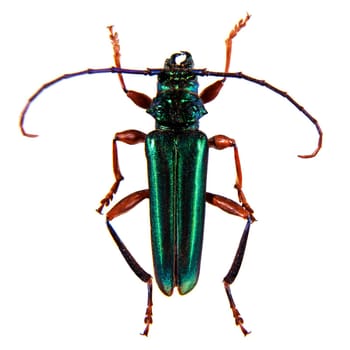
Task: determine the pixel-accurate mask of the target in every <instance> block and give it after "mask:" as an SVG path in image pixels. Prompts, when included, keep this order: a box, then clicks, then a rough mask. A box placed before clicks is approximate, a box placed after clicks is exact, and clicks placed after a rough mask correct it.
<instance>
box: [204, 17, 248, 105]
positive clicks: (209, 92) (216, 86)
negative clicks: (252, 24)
mask: <svg viewBox="0 0 350 350" xmlns="http://www.w3.org/2000/svg"><path fill="white" fill-rule="evenodd" d="M249 18H250V14H248V13H247V15H246V17H245V18H244V19H240V20H239V22H238V23H237V24H236V25H235V26H234V28H233V29H232V30H231V32H230V34H229V36H228V38H227V39H226V40H225V44H226V61H225V73H227V72H228V71H229V69H230V63H231V53H232V40H233V38H234V37H235V36H236V35H237V34H238V32H239V31H240V30H241V29H242V28H243V27H245V25H246V24H247V22H248V20H249ZM225 80H226V78H224V79H220V80H217V81H216V82H215V83H213V84H211V85H209V86H207V87H206V88H205V89H204V90H203V91H202V92H201V93H200V95H199V97H200V98H201V100H202V102H203V103H208V102H210V101H212V100H214V99H215V98H216V96H217V95H218V94H219V92H220V90H221V89H222V87H223V86H224V82H225Z"/></svg>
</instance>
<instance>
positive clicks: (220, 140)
mask: <svg viewBox="0 0 350 350" xmlns="http://www.w3.org/2000/svg"><path fill="white" fill-rule="evenodd" d="M209 147H212V148H215V149H217V150H223V149H225V148H227V147H233V150H234V157H235V165H236V183H235V189H236V190H237V194H238V199H239V201H240V203H242V207H243V208H245V209H247V210H248V211H249V213H250V214H253V213H254V210H253V209H252V208H251V206H250V205H249V204H248V202H247V199H246V197H245V195H244V193H243V190H242V181H243V179H242V168H241V162H240V160H239V153H238V147H237V144H236V141H235V140H234V139H231V138H229V137H227V136H225V135H216V136H213V137H211V138H210V139H209ZM252 217H253V216H252ZM254 220H255V219H254Z"/></svg>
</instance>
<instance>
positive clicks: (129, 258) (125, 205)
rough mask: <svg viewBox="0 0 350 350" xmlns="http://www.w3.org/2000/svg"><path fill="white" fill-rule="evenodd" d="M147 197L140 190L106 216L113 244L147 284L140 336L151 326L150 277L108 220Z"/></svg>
mask: <svg viewBox="0 0 350 350" xmlns="http://www.w3.org/2000/svg"><path fill="white" fill-rule="evenodd" d="M148 197H149V190H141V191H137V192H134V193H132V194H130V195H128V196H127V197H125V198H123V199H122V200H121V201H120V202H118V203H117V204H116V205H115V206H114V207H113V208H112V209H111V210H110V211H109V212H108V213H107V214H106V217H107V221H106V224H107V228H108V230H109V232H110V234H111V236H112V238H113V239H114V241H115V243H116V244H117V246H118V248H119V250H120V252H121V254H122V255H123V257H124V259H125V261H126V262H127V263H128V265H129V266H130V268H131V270H132V271H133V272H134V273H135V274H136V276H137V277H138V278H139V279H140V280H141V281H143V282H145V283H147V308H146V314H145V319H144V322H145V324H146V327H145V329H144V331H143V333H141V334H142V335H146V336H147V335H148V332H149V327H150V325H151V324H152V305H153V303H152V276H151V275H150V274H149V273H148V272H146V271H145V270H144V269H143V268H142V267H141V266H140V265H139V263H138V262H137V261H136V260H135V258H134V257H133V256H132V254H131V253H130V252H129V250H128V248H126V246H125V245H124V243H123V242H122V240H121V239H120V237H119V235H118V234H117V232H116V231H115V230H114V228H113V227H112V225H111V224H110V220H112V219H114V218H115V217H117V216H119V215H122V214H124V213H126V212H127V211H129V210H130V209H132V208H134V207H135V206H136V205H137V204H138V203H140V202H141V201H142V200H144V199H145V198H148Z"/></svg>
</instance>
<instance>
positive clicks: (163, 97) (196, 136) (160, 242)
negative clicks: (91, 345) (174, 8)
mask: <svg viewBox="0 0 350 350" xmlns="http://www.w3.org/2000/svg"><path fill="white" fill-rule="evenodd" d="M249 18H250V15H249V14H247V15H246V17H245V18H244V19H241V20H240V21H239V22H238V23H237V24H236V25H235V26H234V28H233V29H232V31H231V32H230V33H229V36H228V38H227V39H226V41H225V43H226V64H225V70H224V72H212V71H208V70H206V69H194V64H193V60H192V56H191V54H190V53H189V52H186V51H181V52H178V53H174V54H173V55H171V57H170V58H168V59H166V61H165V64H164V67H163V68H154V69H153V68H148V69H146V70H136V69H125V68H122V67H121V63H120V45H119V38H118V34H117V33H116V32H113V27H112V26H109V27H108V29H109V33H110V39H111V42H112V45H113V51H114V61H115V67H110V68H97V69H86V70H83V71H79V72H75V73H69V74H64V75H62V76H60V77H58V78H56V79H54V80H51V81H49V82H47V83H45V84H44V85H42V87H41V88H39V89H38V90H37V91H36V92H35V93H34V94H33V95H32V96H31V97H30V98H29V100H28V101H27V104H26V105H25V107H24V109H23V111H22V113H21V116H20V128H21V131H22V133H23V135H25V136H28V137H36V136H37V135H35V134H30V133H28V132H26V131H25V129H24V119H25V115H26V113H27V110H28V108H29V106H30V104H31V103H32V102H33V101H34V100H35V99H36V98H37V97H38V96H39V95H40V94H41V93H42V92H43V91H44V90H45V89H47V88H49V87H51V86H52V85H53V84H56V83H58V82H60V81H62V80H64V79H70V78H74V77H76V76H80V75H86V74H101V73H116V74H118V77H119V80H120V85H121V87H122V89H123V91H124V92H125V93H126V95H127V97H128V98H130V99H131V100H132V101H133V102H134V103H135V104H136V105H137V106H139V107H141V108H143V109H146V112H147V113H149V114H150V115H151V116H152V117H153V118H154V119H155V121H156V123H155V130H154V131H152V132H150V133H149V134H147V135H146V134H145V133H143V132H141V131H138V130H126V131H123V132H117V133H116V134H115V136H114V139H113V149H112V153H113V172H114V177H115V182H114V183H113V185H112V187H111V188H110V190H109V191H108V193H107V194H106V195H105V197H104V198H103V199H102V200H101V202H100V206H99V207H98V209H97V211H98V212H99V213H102V212H103V209H104V208H106V207H108V206H109V205H110V203H111V202H112V200H113V197H114V195H115V194H116V193H117V191H118V188H119V184H120V182H121V181H122V180H123V176H122V173H121V170H120V166H119V160H118V149H117V144H118V143H119V142H122V143H126V144H128V145H136V144H139V143H144V144H145V153H146V158H147V166H148V183H149V188H148V189H144V190H140V191H136V192H134V193H131V194H130V195H128V196H126V197H125V198H123V199H122V200H120V201H119V202H118V203H117V204H115V205H114V206H113V207H112V208H111V209H109V210H108V211H107V213H106V224H107V228H108V231H109V232H110V234H111V236H112V237H113V239H114V241H115V243H116V245H117V246H118V248H119V250H120V252H121V254H122V255H123V257H124V258H125V260H126V262H127V263H128V265H129V266H130V268H131V269H132V271H133V272H134V273H135V274H136V275H137V277H138V278H139V279H141V280H142V281H143V282H145V283H146V284H147V307H146V313H145V319H144V322H145V329H144V331H143V333H142V335H146V336H147V335H148V332H149V328H150V325H151V323H152V305H153V302H152V276H151V275H150V274H149V273H148V272H146V271H145V270H144V269H143V268H142V267H141V266H140V265H139V264H138V262H137V261H136V260H135V258H134V257H133V256H132V254H131V253H130V251H129V250H128V248H127V247H126V246H125V245H124V243H123V242H122V240H121V239H120V237H119V235H118V234H117V232H116V230H115V229H114V227H113V226H112V224H111V221H112V220H113V219H115V218H116V217H117V216H120V215H122V214H124V213H126V212H127V211H128V210H130V209H132V208H134V207H135V206H136V205H137V204H139V203H140V202H141V201H143V200H144V199H149V203H150V224H151V243H152V255H153V267H154V275H155V279H156V282H157V285H158V287H159V289H160V290H161V291H162V292H163V293H164V294H165V295H167V296H170V295H171V294H172V293H173V290H174V289H175V288H177V290H178V292H179V293H180V294H182V295H183V294H187V293H189V292H190V291H191V290H192V289H193V288H194V287H195V285H196V283H197V281H198V277H199V271H200V261H201V254H202V242H203V231H204V218H205V205H206V203H209V204H212V205H214V206H216V207H218V208H220V209H222V210H223V211H225V212H227V213H229V214H231V215H234V216H238V217H241V218H243V219H244V220H246V224H245V227H244V230H243V234H242V237H241V240H240V243H239V245H238V248H237V251H236V254H235V257H234V259H233V262H232V265H231V267H230V268H229V271H228V273H227V274H226V276H225V277H224V280H223V282H224V288H225V291H226V294H227V297H228V301H229V305H230V308H231V310H232V313H233V317H234V320H235V323H236V325H237V326H239V327H240V329H241V330H242V332H243V334H244V335H247V334H248V333H249V332H248V331H247V330H246V328H245V327H244V325H243V323H244V322H243V318H242V317H241V315H240V312H239V311H238V309H237V307H236V304H235V302H234V300H233V297H232V293H231V288H230V285H231V284H232V283H233V282H234V280H235V278H236V276H237V274H238V272H239V270H240V267H241V263H242V260H243V256H244V253H245V249H246V244H247V240H248V234H249V230H250V226H251V224H252V223H253V222H254V221H255V217H254V211H253V209H252V208H251V206H250V205H249V203H248V201H247V199H246V197H245V195H244V192H243V190H242V170H241V163H240V158H239V153H238V148H237V144H236V141H235V140H234V139H232V138H230V137H227V136H225V135H216V136H213V137H211V138H209V139H208V138H207V136H206V135H205V134H204V133H203V132H202V131H200V130H199V119H200V118H201V117H203V115H205V114H206V113H207V111H206V110H205V107H204V104H206V103H208V102H210V101H212V100H214V99H215V98H216V96H217V95H218V94H219V92H220V90H221V88H222V87H223V85H224V83H225V81H226V79H227V78H239V79H244V80H247V81H250V82H252V83H255V84H258V85H261V86H263V87H266V88H267V89H269V90H272V91H273V92H275V93H277V94H279V95H281V96H282V97H284V98H286V99H287V100H288V101H289V102H290V103H292V104H293V105H294V106H295V107H296V108H297V109H298V110H299V111H300V112H301V113H303V114H304V116H306V117H307V118H308V119H309V120H310V121H311V122H312V123H313V125H314V126H315V127H316V129H317V132H318V134H319V140H318V145H317V148H316V149H315V151H314V152H313V153H311V154H308V155H299V157H301V158H312V157H314V156H316V155H317V153H318V152H319V150H320V149H321V147H322V136H323V133H322V130H321V127H320V126H319V123H318V121H317V120H316V119H315V118H313V117H312V116H311V115H310V113H308V112H307V111H306V110H305V109H304V108H303V107H302V106H301V105H300V104H299V103H297V102H296V101H295V100H294V99H293V98H292V97H291V96H290V95H289V94H287V93H286V92H284V91H283V90H280V89H278V88H276V87H275V86H273V85H271V84H269V83H268V82H266V81H264V80H259V79H256V78H253V77H251V76H249V75H246V74H244V73H242V72H236V73H231V72H229V67H230V61H231V50H232V40H233V38H234V37H235V36H236V35H237V34H238V32H239V31H240V30H241V29H242V28H243V27H245V25H246V23H247V21H248V20H249ZM123 74H141V75H149V76H153V75H156V76H157V77H158V88H157V95H156V97H155V98H153V99H151V98H150V97H148V96H147V95H145V94H143V93H140V92H137V91H133V90H129V89H127V87H126V84H125V82H124V78H123ZM198 76H216V77H220V78H221V79H219V80H217V81H216V82H214V83H212V84H211V85H209V86H207V87H206V88H205V89H204V90H203V91H202V92H201V93H200V94H199V93H198V86H199V84H198V79H197V77H198ZM209 148H214V149H217V150H223V149H227V148H231V149H233V154H234V162H235V170H236V182H235V185H234V187H235V189H236V190H237V196H238V201H234V200H232V199H230V198H227V197H224V196H222V195H219V194H213V193H209V192H207V191H206V174H207V160H208V150H209Z"/></svg>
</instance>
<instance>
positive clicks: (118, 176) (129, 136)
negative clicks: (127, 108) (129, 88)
mask: <svg viewBox="0 0 350 350" xmlns="http://www.w3.org/2000/svg"><path fill="white" fill-rule="evenodd" d="M145 138H146V134H145V133H143V132H141V131H138V130H125V131H122V132H117V133H116V134H115V135H114V138H113V146H112V147H113V172H114V177H115V182H114V184H113V185H112V187H111V189H110V190H109V191H108V193H107V194H106V195H105V197H104V198H103V199H102V200H101V202H100V206H99V207H98V209H96V210H97V212H99V213H100V214H101V213H102V210H103V208H104V207H107V206H108V205H109V203H110V202H111V200H112V199H113V196H114V194H115V193H117V191H118V187H119V184H120V181H122V180H123V175H122V173H121V171H120V167H119V159H118V149H117V141H121V142H124V143H127V144H128V145H136V144H138V143H141V142H145Z"/></svg>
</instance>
